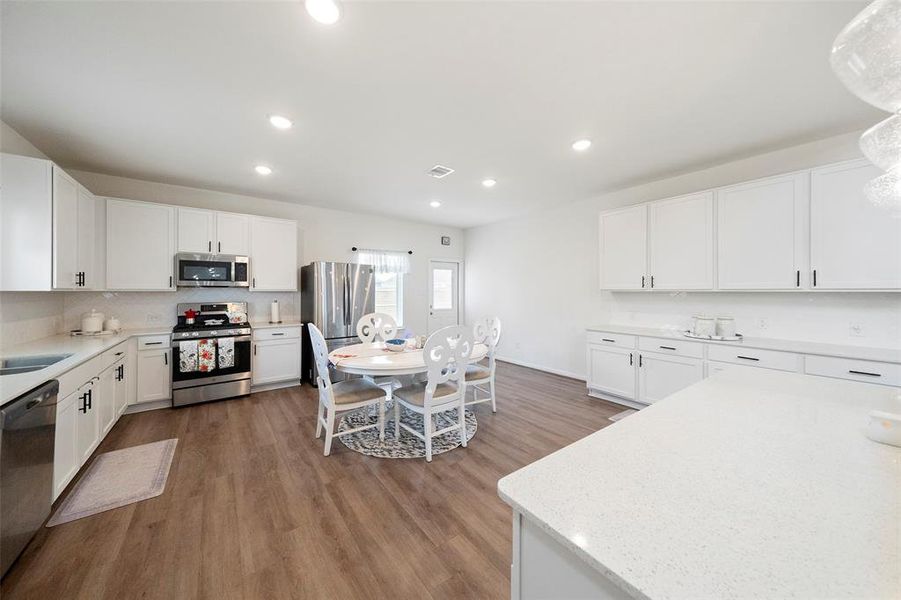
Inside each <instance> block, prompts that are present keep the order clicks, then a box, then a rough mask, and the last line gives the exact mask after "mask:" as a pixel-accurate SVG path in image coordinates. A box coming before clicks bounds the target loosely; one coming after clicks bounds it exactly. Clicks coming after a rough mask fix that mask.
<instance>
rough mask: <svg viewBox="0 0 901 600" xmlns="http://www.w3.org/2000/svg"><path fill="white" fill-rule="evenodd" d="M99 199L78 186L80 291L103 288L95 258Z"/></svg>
mask: <svg viewBox="0 0 901 600" xmlns="http://www.w3.org/2000/svg"><path fill="white" fill-rule="evenodd" d="M96 213H97V198H96V197H95V196H94V194H92V193H91V192H89V191H88V190H86V189H85V188H83V187H81V186H78V234H77V235H78V272H79V273H81V274H82V277H81V285H80V286H78V289H82V290H84V289H89V290H93V289H97V288H99V287H101V286H102V283H103V277H101V273H99V272H98V271H97V270H96V266H97V261H96V260H95V258H94V254H95V252H96V249H97V246H99V245H100V244H98V243H97V235H98V234H99V233H100V232H98V231H96V227H95V225H96V223H97V215H96Z"/></svg>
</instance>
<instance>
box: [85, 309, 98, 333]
mask: <svg viewBox="0 0 901 600" xmlns="http://www.w3.org/2000/svg"><path fill="white" fill-rule="evenodd" d="M81 330H82V331H83V332H84V333H100V332H101V331H103V313H99V312H97V311H96V310H94V309H93V308H92V309H91V312H89V313H85V314H83V315H82V316H81Z"/></svg>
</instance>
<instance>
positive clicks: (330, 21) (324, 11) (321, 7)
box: [304, 0, 341, 25]
mask: <svg viewBox="0 0 901 600" xmlns="http://www.w3.org/2000/svg"><path fill="white" fill-rule="evenodd" d="M304 6H306V7H307V12H308V13H310V16H311V17H313V20H315V21H317V22H319V23H322V24H323V25H334V24H335V23H337V22H338V19H340V18H341V9H339V8H338V3H337V2H335V0H306V2H304Z"/></svg>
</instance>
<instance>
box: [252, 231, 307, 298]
mask: <svg viewBox="0 0 901 600" xmlns="http://www.w3.org/2000/svg"><path fill="white" fill-rule="evenodd" d="M250 222H251V233H250V272H251V280H250V289H251V290H254V291H270V292H272V291H290V292H294V291H297V223H296V222H295V221H288V220H285V219H271V218H268V217H251V218H250Z"/></svg>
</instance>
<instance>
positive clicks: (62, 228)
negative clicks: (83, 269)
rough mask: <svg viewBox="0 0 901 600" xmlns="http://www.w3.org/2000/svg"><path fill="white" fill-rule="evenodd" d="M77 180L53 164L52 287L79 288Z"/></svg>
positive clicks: (61, 288) (58, 288)
mask: <svg viewBox="0 0 901 600" xmlns="http://www.w3.org/2000/svg"><path fill="white" fill-rule="evenodd" d="M78 225H79V223H78V183H77V182H76V181H75V180H74V179H72V178H71V177H69V176H68V175H67V174H66V173H65V171H63V170H62V169H60V168H59V167H57V166H56V165H54V166H53V287H54V289H57V290H74V289H77V288H78V282H79V280H80V279H79V277H78V276H77V273H78V272H79V268H78Z"/></svg>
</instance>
